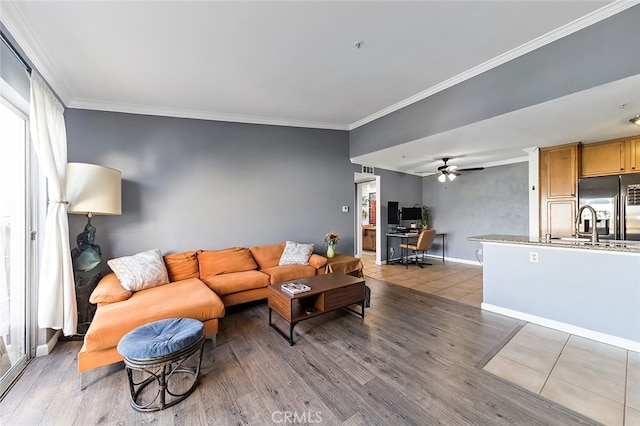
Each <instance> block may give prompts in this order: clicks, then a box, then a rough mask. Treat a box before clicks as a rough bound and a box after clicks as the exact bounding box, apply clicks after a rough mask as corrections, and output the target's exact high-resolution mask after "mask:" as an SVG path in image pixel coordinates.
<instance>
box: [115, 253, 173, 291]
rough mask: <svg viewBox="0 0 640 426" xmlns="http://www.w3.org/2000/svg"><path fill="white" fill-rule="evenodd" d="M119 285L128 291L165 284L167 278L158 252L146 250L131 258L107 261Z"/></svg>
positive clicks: (165, 269) (160, 254) (167, 280)
mask: <svg viewBox="0 0 640 426" xmlns="http://www.w3.org/2000/svg"><path fill="white" fill-rule="evenodd" d="M107 264H108V265H109V267H110V268H111V270H112V271H113V273H114V274H116V277H118V279H119V280H120V285H121V286H122V287H124V288H125V289H127V290H130V291H140V290H144V289H146V288H151V287H157V286H159V285H163V284H167V283H168V282H169V276H168V274H167V267H166V266H165V264H164V260H163V258H162V253H161V252H160V250H157V249H156V250H148V251H143V252H142V253H138V254H134V255H133V256H125V257H119V258H117V259H111V260H109V261H107Z"/></svg>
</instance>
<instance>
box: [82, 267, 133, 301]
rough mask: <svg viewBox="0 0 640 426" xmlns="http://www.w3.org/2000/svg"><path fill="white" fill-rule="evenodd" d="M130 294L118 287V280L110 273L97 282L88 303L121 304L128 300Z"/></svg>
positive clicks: (128, 291)
mask: <svg viewBox="0 0 640 426" xmlns="http://www.w3.org/2000/svg"><path fill="white" fill-rule="evenodd" d="M132 294H133V292H132V291H131V290H127V289H125V288H124V287H122V286H121V285H120V280H119V279H118V277H116V274H114V273H110V274H107V275H105V276H104V277H102V279H101V280H100V282H98V285H97V286H96V288H95V289H93V292H92V293H91V296H90V297H89V302H91V303H96V304H102V303H115V302H122V301H123V300H127V299H128V298H130V297H131V295H132Z"/></svg>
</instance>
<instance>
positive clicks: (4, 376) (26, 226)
mask: <svg viewBox="0 0 640 426" xmlns="http://www.w3.org/2000/svg"><path fill="white" fill-rule="evenodd" d="M30 152H31V150H30V149H29V145H28V140H27V119H26V117H25V115H24V114H22V113H20V112H19V111H18V110H17V109H16V108H14V107H13V106H11V105H10V104H9V103H8V102H5V100H4V99H2V98H1V97H0V395H2V394H3V393H4V392H5V391H6V390H7V388H8V387H9V385H10V384H11V382H12V381H13V380H14V379H15V378H16V377H17V376H18V375H19V373H20V372H21V371H22V369H23V368H24V367H25V366H26V364H27V361H28V359H29V358H30V356H31V350H30V349H29V347H30V346H31V345H30V344H29V343H28V342H30V339H31V337H32V336H31V334H32V333H31V332H30V331H29V330H30V324H31V321H29V315H30V312H31V310H30V309H29V304H30V291H28V287H29V286H28V284H27V283H28V282H29V276H30V274H29V265H30V262H29V259H30V257H31V256H30V247H31V243H30V229H31V226H30V222H31V219H30V209H29V205H30V196H31V195H30V191H29V183H30V182H31V180H30V178H29V169H30V168H29V163H30V161H29V159H30V155H31V154H30Z"/></svg>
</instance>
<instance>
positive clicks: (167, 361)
mask: <svg viewBox="0 0 640 426" xmlns="http://www.w3.org/2000/svg"><path fill="white" fill-rule="evenodd" d="M203 351H204V336H202V338H201V339H199V340H198V341H196V342H194V343H192V344H191V345H189V346H187V347H185V348H184V349H181V350H179V351H177V352H173V353H171V354H169V355H165V356H161V357H157V358H148V359H133V358H127V357H125V358H124V363H125V368H126V370H127V377H128V378H129V391H130V392H131V406H132V407H133V408H134V409H136V410H137V411H144V412H150V411H160V410H164V409H165V408H169V407H172V406H174V405H176V404H177V403H179V402H180V401H183V400H184V399H186V398H187V397H188V396H189V395H191V393H192V392H193V391H194V389H195V388H196V385H197V384H198V377H199V375H200V365H201V364H202V353H203ZM198 352H199V353H198ZM196 353H198V354H197V355H198V359H197V364H196V366H194V367H187V366H184V365H183V363H184V362H185V361H187V360H188V359H189V358H191V357H192V356H193V355H194V354H196ZM134 371H141V372H143V373H146V374H147V375H148V377H146V378H145V379H143V380H141V381H140V382H135V381H134V377H133V372H134ZM174 374H189V375H191V376H193V383H191V385H190V386H189V389H187V390H186V391H185V392H183V393H174V392H171V390H170V389H169V387H168V381H169V379H170V378H171V376H173V375H174ZM152 383H157V384H158V392H157V393H156V396H155V397H154V398H153V399H152V400H151V401H150V402H149V403H147V404H142V403H141V402H140V401H139V397H140V394H141V393H142V391H143V390H144V389H145V388H146V387H147V386H149V385H150V384H152ZM167 396H169V397H170V398H167ZM167 399H169V401H167Z"/></svg>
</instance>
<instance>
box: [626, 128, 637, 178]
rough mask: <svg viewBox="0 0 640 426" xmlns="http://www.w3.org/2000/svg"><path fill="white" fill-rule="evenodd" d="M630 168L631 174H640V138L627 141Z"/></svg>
mask: <svg viewBox="0 0 640 426" xmlns="http://www.w3.org/2000/svg"><path fill="white" fill-rule="evenodd" d="M627 146H628V147H629V168H630V169H631V173H640V136H636V137H633V138H630V139H627Z"/></svg>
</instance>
